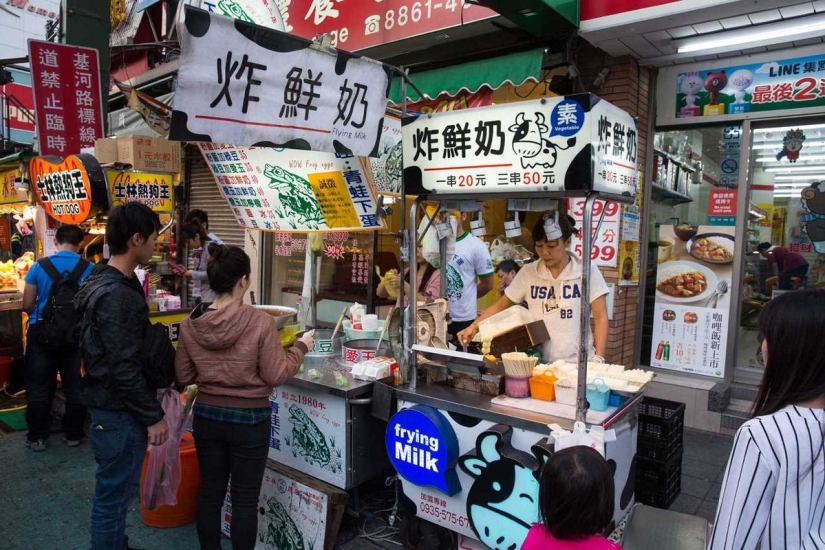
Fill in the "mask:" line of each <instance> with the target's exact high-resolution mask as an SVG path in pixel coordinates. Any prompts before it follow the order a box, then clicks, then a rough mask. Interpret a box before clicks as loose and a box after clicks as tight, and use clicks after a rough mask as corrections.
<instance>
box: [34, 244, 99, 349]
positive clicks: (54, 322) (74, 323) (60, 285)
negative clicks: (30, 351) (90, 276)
mask: <svg viewBox="0 0 825 550" xmlns="http://www.w3.org/2000/svg"><path fill="white" fill-rule="evenodd" d="M37 263H38V264H40V267H41V268H43V271H45V272H46V274H47V275H48V276H49V277H50V278H51V280H52V290H51V293H50V294H49V300H48V301H47V302H46V307H45V309H44V310H43V318H42V319H41V320H40V321H38V322H37V326H38V327H39V328H40V330H39V334H40V342H41V343H42V344H43V345H44V346H45V347H46V348H48V349H77V348H78V344H79V330H80V326H79V322H80V318H79V317H78V316H77V314H76V313H75V309H74V297H75V294H77V291H78V290H80V277H81V276H82V275H83V272H84V271H86V268H87V267H88V266H89V262H87V261H86V260H84V259H83V258H81V259H79V260H78V262H77V265H76V266H75V268H74V269H72V271H71V273H69V274H68V275H65V276H64V275H61V273H60V272H59V271H58V270H57V268H56V267H55V266H54V264H53V263H52V261H51V260H50V259H49V258H41V259H40V260H38V261H37Z"/></svg>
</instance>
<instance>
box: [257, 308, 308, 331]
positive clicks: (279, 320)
mask: <svg viewBox="0 0 825 550" xmlns="http://www.w3.org/2000/svg"><path fill="white" fill-rule="evenodd" d="M252 307H254V308H255V309H259V310H261V311H263V312H264V313H266V314H268V315H271V316H272V318H273V319H274V320H275V328H276V329H277V330H281V329H282V328H284V326H285V325H286V324H287V323H289V322H290V321H291V320H292V318H293V317H295V316H296V315H297V314H298V310H297V309H295V308H294V307H286V306H267V305H261V304H258V305H253V306H252Z"/></svg>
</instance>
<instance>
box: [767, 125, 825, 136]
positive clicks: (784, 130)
mask: <svg viewBox="0 0 825 550" xmlns="http://www.w3.org/2000/svg"><path fill="white" fill-rule="evenodd" d="M817 128H825V124H809V125H807V126H785V127H782V128H758V129H756V130H754V131H753V133H754V134H770V133H772V132H779V137H783V136H784V135H785V134H786V133H787V132H788V130H816V129H817Z"/></svg>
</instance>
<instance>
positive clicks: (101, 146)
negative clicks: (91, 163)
mask: <svg viewBox="0 0 825 550" xmlns="http://www.w3.org/2000/svg"><path fill="white" fill-rule="evenodd" d="M95 158H96V159H97V161H98V162H99V163H100V164H111V163H113V162H117V140H116V139H112V138H100V139H96V140H95Z"/></svg>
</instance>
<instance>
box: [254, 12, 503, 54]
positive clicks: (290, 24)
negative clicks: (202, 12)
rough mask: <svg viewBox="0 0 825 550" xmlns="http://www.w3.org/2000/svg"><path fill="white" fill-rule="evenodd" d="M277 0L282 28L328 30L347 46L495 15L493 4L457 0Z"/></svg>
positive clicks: (302, 32)
mask: <svg viewBox="0 0 825 550" xmlns="http://www.w3.org/2000/svg"><path fill="white" fill-rule="evenodd" d="M271 1H272V0H270V2H271ZM278 4H279V6H280V8H281V13H282V14H283V16H284V18H285V20H286V31H287V32H290V33H292V34H296V35H298V36H303V37H304V38H313V37H314V36H315V35H316V34H318V33H324V34H329V35H330V36H331V37H332V46H333V47H337V48H342V49H347V50H350V51H358V50H363V49H365V48H370V47H373V46H380V45H382V44H387V43H389V42H394V41H397V40H403V39H405V38H411V37H413V36H418V35H421V34H427V33H430V32H434V31H439V30H443V29H448V28H450V27H457V26H459V25H466V24H467V23H472V22H474V21H480V20H482V19H488V18H491V17H498V13H496V12H494V11H493V10H490V9H487V8H483V7H481V6H475V5H472V4H470V3H468V2H463V1H462V0H384V1H383V2H365V1H364V0H335V1H334V2H333V1H332V0H291V1H284V0H280V1H279V2H278Z"/></svg>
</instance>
